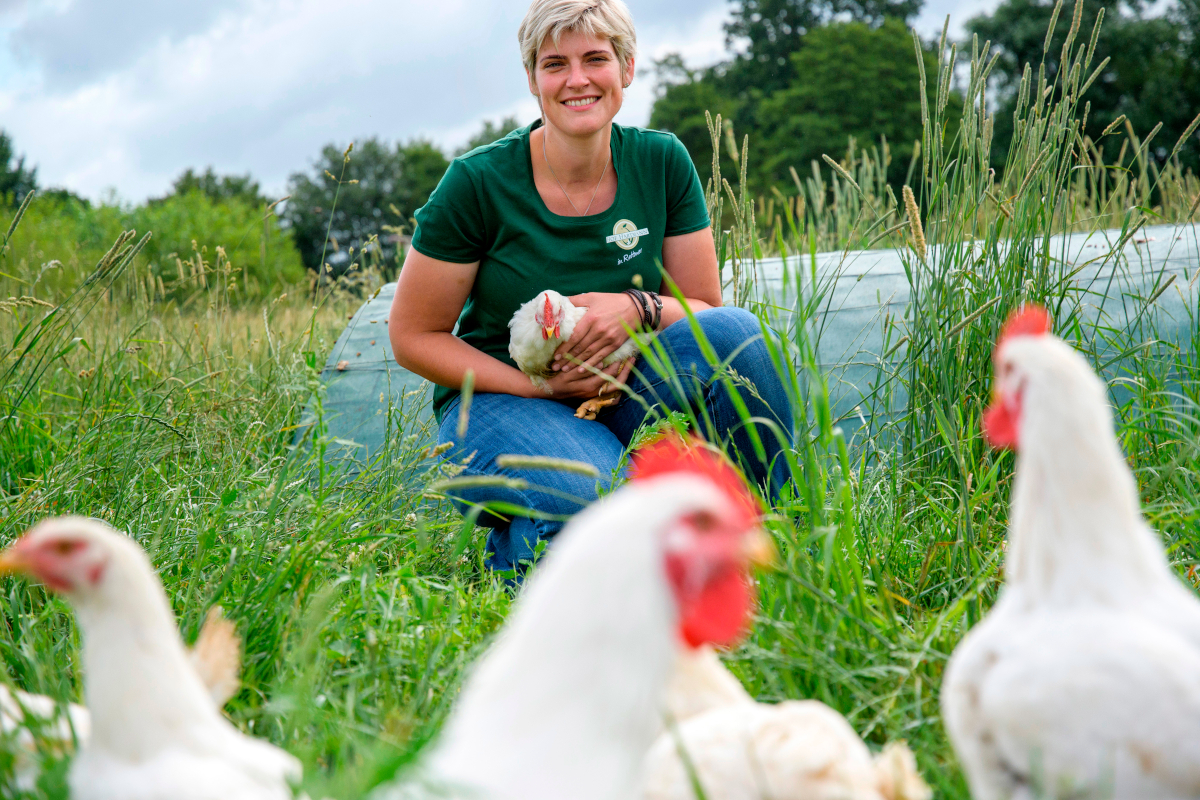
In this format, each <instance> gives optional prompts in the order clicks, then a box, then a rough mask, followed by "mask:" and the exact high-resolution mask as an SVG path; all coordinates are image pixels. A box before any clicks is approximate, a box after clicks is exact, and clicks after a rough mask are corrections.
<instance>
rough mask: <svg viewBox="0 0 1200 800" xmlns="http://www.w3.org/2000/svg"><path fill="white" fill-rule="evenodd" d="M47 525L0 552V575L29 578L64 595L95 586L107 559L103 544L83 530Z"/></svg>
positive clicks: (102, 576) (102, 573)
mask: <svg viewBox="0 0 1200 800" xmlns="http://www.w3.org/2000/svg"><path fill="white" fill-rule="evenodd" d="M49 522H57V521H56V520H51V521H49ZM47 525H48V523H43V524H42V525H40V526H38V527H36V528H34V529H33V530H32V531H30V532H29V533H27V534H26V535H24V536H22V537H21V538H20V539H18V540H17V541H16V543H15V544H13V545H12V546H11V547H9V548H8V549H7V550H5V551H4V552H3V553H0V573H23V574H26V575H30V576H32V577H34V578H36V579H37V580H39V581H41V582H42V583H44V584H45V585H46V586H47V587H48V588H50V589H53V590H54V591H56V592H63V593H66V594H71V593H74V592H78V591H80V590H83V589H87V588H92V587H95V586H96V585H97V584H99V583H100V581H101V580H102V579H103V578H104V572H105V569H106V568H107V566H108V560H109V558H108V552H107V550H106V549H105V548H104V547H103V545H102V544H101V543H99V542H97V541H95V540H94V539H93V538H92V537H89V536H88V535H87V533H86V532H85V531H73V530H71V529H70V528H63V527H61V526H52V527H46V526H47Z"/></svg>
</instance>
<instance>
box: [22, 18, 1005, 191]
mask: <svg viewBox="0 0 1200 800" xmlns="http://www.w3.org/2000/svg"><path fill="white" fill-rule="evenodd" d="M969 1H970V5H972V7H977V6H980V5H983V4H987V3H994V1H995V0H969ZM939 2H940V3H942V5H943V6H945V5H947V4H949V3H950V0H931V6H937V5H938V3H939ZM0 4H3V5H0V10H3V9H10V10H11V13H8V14H7V15H6V16H3V17H0V43H2V42H4V41H7V42H8V47H7V48H5V47H3V46H0V76H2V77H0V119H2V120H4V122H3V127H4V128H5V129H7V131H8V132H9V133H10V134H11V135H12V136H13V139H14V141H15V143H16V146H17V148H18V150H19V151H20V152H22V153H25V154H26V155H27V156H28V158H29V162H30V163H34V164H37V165H38V167H39V176H40V177H41V179H42V181H43V182H44V183H45V184H47V185H51V186H53V185H59V186H67V187H69V188H71V189H73V190H74V191H77V192H80V193H81V194H84V195H86V196H90V197H93V198H95V197H100V196H102V195H103V194H104V192H105V191H106V190H107V189H109V188H110V187H113V188H115V189H116V190H117V191H118V193H119V194H120V196H121V197H123V198H125V199H127V200H132V201H140V200H142V199H144V198H146V197H149V196H154V195H160V194H162V193H164V192H165V191H167V190H168V188H169V186H170V183H171V181H172V180H173V179H174V178H175V177H176V176H178V175H179V173H181V172H182V171H183V170H184V169H186V168H188V167H195V168H200V169H203V168H204V167H206V166H209V165H211V166H213V167H214V168H215V169H216V170H217V171H219V172H224V173H245V172H249V173H251V174H253V175H254V176H255V177H256V178H257V179H258V180H260V181H261V182H262V184H263V186H264V188H265V189H266V190H267V191H268V192H271V193H275V194H277V195H278V194H282V193H283V191H284V189H285V187H286V183H287V178H288V175H289V174H291V173H293V172H296V171H301V170H305V169H307V168H309V166H310V165H311V162H312V160H313V159H314V158H315V157H316V156H317V154H318V153H319V152H320V149H321V147H322V146H324V145H325V144H327V143H330V142H332V143H336V144H338V145H339V146H344V145H345V144H346V143H348V142H349V141H351V140H354V139H357V140H360V141H361V140H362V139H363V138H364V137H367V136H379V137H380V138H382V139H385V140H389V141H394V140H404V139H409V138H412V137H417V136H424V137H427V138H430V139H432V140H433V141H435V142H436V143H438V144H439V145H441V146H443V147H444V148H445V149H446V150H448V151H450V150H453V149H454V148H455V147H456V146H459V145H461V144H463V143H465V142H466V140H467V139H468V138H469V137H470V136H471V134H473V133H474V132H475V131H477V130H478V128H479V126H480V125H481V124H482V121H483V120H485V119H493V120H494V119H499V118H500V117H503V116H506V115H509V114H516V115H517V116H518V117H519V118H520V119H521V120H522V121H523V122H527V121H531V120H532V119H533V118H534V116H535V115H536V114H537V107H536V104H535V103H534V102H533V100H532V98H530V96H529V92H528V88H527V87H526V83H525V76H524V71H523V69H522V67H521V63H520V55H519V53H518V50H517V42H516V31H517V27H518V25H519V24H520V21H521V18H522V16H523V15H524V12H525V9H526V5H527V3H526V0H503V2H496V1H495V0H436V1H435V2H429V1H428V0H341V2H338V3H330V2H328V0H204V2H199V1H198V0H195V1H194V0H186V1H185V2H162V0H124V1H123V3H120V4H114V3H103V2H100V0H30V2H25V3H21V2H17V3H15V4H14V3H13V0H0ZM630 5H631V6H632V8H633V11H634V15H635V18H636V20H637V23H638V44H639V65H638V76H637V78H636V79H635V81H634V83H633V86H632V87H631V88H630V90H629V92H628V93H627V95H626V104H625V108H624V109H623V110H622V112H621V114H620V115H619V116H618V118H617V119H618V121H619V122H621V123H622V124H645V122H646V121H647V119H648V118H649V112H650V107H651V105H652V103H653V99H654V93H653V84H654V76H653V73H652V66H653V61H654V59H656V58H660V57H662V56H663V55H664V54H666V53H667V52H673V51H674V52H680V53H682V54H683V55H684V57H685V59H686V60H687V61H688V63H690V64H693V65H703V64H708V63H712V62H714V61H717V60H719V59H721V58H723V57H724V55H725V51H724V44H725V35H724V29H723V23H724V21H725V20H726V18H727V15H728V9H729V3H728V0H630ZM955 13H956V18H957V16H958V12H957V11H956V12H955ZM926 16H931V15H929V14H928V13H927V14H924V15H922V19H923V20H924V18H925V17H926ZM931 19H932V17H931ZM926 26H927V27H932V26H933V22H932V21H926ZM936 27H938V28H939V29H940V20H938V21H937V23H936ZM6 31H7V32H8V36H7V37H6V38H5V32H6ZM922 32H925V31H924V30H923V31H922ZM18 40H20V41H22V45H21V48H22V49H21V51H20V53H19V54H17V55H16V56H14V52H15V49H14V48H15V45H14V44H13V43H14V42H16V41H18ZM14 57H15V58H16V61H14ZM14 65H15V67H16V68H15V69H10V67H12V66H14Z"/></svg>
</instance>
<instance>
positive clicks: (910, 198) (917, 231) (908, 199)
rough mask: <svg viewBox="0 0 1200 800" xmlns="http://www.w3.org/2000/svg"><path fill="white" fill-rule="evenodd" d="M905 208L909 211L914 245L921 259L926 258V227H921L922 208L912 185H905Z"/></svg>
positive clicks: (903, 192)
mask: <svg viewBox="0 0 1200 800" xmlns="http://www.w3.org/2000/svg"><path fill="white" fill-rule="evenodd" d="M902 194H903V196H904V210H905V211H906V212H907V213H908V226H909V229H910V230H911V231H912V246H913V249H914V250H916V251H917V255H918V256H920V257H921V260H922V261H924V260H925V229H924V228H922V227H921V210H920V209H919V208H917V198H916V197H915V196H914V195H913V190H912V187H910V186H905V187H904V189H903V191H902Z"/></svg>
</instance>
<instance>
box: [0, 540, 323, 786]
mask: <svg viewBox="0 0 1200 800" xmlns="http://www.w3.org/2000/svg"><path fill="white" fill-rule="evenodd" d="M0 570H3V571H7V572H23V573H27V574H30V575H32V576H33V577H35V578H37V579H38V580H40V581H41V582H42V583H44V584H45V585H46V586H47V587H48V588H50V589H52V590H54V591H56V592H59V593H61V594H62V595H63V596H64V597H66V598H67V600H69V601H70V602H71V604H72V605H73V606H74V608H75V612H76V617H77V619H78V622H79V627H80V630H81V632H82V635H83V671H84V687H85V695H86V699H87V707H88V711H89V713H90V715H91V736H90V738H89V739H88V741H87V742H86V743H82V744H81V748H80V752H79V754H78V755H77V756H76V757H75V760H74V761H73V762H72V764H71V771H70V775H69V782H70V786H71V797H72V798H73V800H289V799H290V798H292V796H293V793H292V790H291V788H290V783H291V782H293V781H298V780H299V777H300V764H299V762H298V761H297V760H296V759H295V758H293V757H292V756H291V755H289V754H288V753H285V752H284V751H282V750H280V749H279V748H277V747H275V746H273V745H271V744H268V743H266V742H261V741H258V740H256V739H252V738H250V737H248V736H245V735H244V734H242V733H241V732H240V731H238V729H237V728H235V727H234V726H233V725H232V724H231V723H230V722H229V721H228V720H226V719H225V718H224V717H223V716H222V715H221V713H220V711H219V710H218V706H217V703H215V702H214V690H211V689H210V688H209V687H208V686H206V685H205V682H204V680H203V679H202V677H201V674H200V669H203V668H205V667H204V666H203V665H201V667H200V669H198V666H197V663H196V662H195V661H194V660H193V659H192V658H190V657H189V655H188V652H187V650H186V648H185V647H184V645H183V641H182V640H181V639H180V637H179V630H178V628H177V627H176V624H175V619H174V615H173V614H172V613H171V608H170V605H169V604H168V602H167V597H166V594H165V593H164V591H163V588H162V584H161V583H160V582H159V580H158V576H157V575H156V574H155V572H154V569H153V567H152V566H151V565H150V561H149V559H147V558H146V554H145V552H144V551H143V550H142V549H141V548H140V547H138V545H137V544H136V543H135V542H134V541H133V540H132V539H130V538H129V537H127V536H124V535H122V534H120V533H117V532H116V531H114V530H113V529H112V528H110V527H109V526H108V525H105V524H104V523H103V522H100V521H98V520H91V519H84V518H81V517H62V518H56V519H49V520H45V521H43V522H41V523H39V524H38V525H37V526H35V527H34V528H33V529H32V530H30V531H29V532H28V533H27V534H25V536H23V537H22V538H21V539H19V540H18V541H17V542H16V543H15V544H14V545H12V546H11V547H10V548H9V549H8V550H6V551H4V553H3V554H0ZM208 666H209V667H212V668H213V669H215V670H216V671H217V672H218V673H220V672H223V671H224V670H225V667H223V666H221V665H220V664H208ZM218 693H219V691H218Z"/></svg>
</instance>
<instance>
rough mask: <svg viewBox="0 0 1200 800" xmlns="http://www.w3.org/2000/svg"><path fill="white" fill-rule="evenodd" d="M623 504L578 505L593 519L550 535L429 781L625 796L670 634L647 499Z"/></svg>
mask: <svg viewBox="0 0 1200 800" xmlns="http://www.w3.org/2000/svg"><path fill="white" fill-rule="evenodd" d="M623 499H624V500H625V501H626V505H627V506H630V504H629V502H628V501H629V500H630V495H628V494H626V495H625V497H624V498H623ZM611 510H612V509H609V511H610V512H611ZM592 511H595V509H593V510H592ZM629 511H630V513H628V514H627V515H624V516H623V515H620V514H618V515H616V516H613V515H612V514H611V513H609V514H608V515H603V514H601V515H596V514H594V513H592V512H585V513H592V516H591V517H590V518H589V519H588V520H587V522H586V523H584V522H583V519H582V515H581V518H577V523H579V524H586V525H590V526H591V527H592V528H593V530H578V531H575V532H574V533H573V535H572V538H571V539H569V540H567V541H562V542H560V543H558V544H556V546H555V547H556V550H555V551H553V552H551V554H550V555H549V557H548V559H547V563H546V564H545V565H544V566H543V567H542V571H541V572H540V573H539V574H537V575H535V576H534V577H533V578H532V581H531V585H530V586H529V587H528V588H527V590H526V592H525V594H524V596H523V597H522V598H521V600H520V602H519V607H518V609H517V610H516V611H515V612H514V614H513V616H512V617H511V618H510V622H509V624H508V625H507V626H506V627H505V628H504V630H503V631H502V632H501V634H500V638H499V639H498V640H497V642H496V644H495V645H494V646H493V647H492V649H491V650H490V651H489V652H488V654H487V655H486V656H485V657H484V659H483V660H482V662H481V663H480V664H479V666H478V667H477V669H476V670H475V672H474V674H473V675H472V676H471V679H470V681H469V683H468V684H467V687H466V688H465V690H464V692H463V695H462V697H461V699H460V702H459V705H458V708H457V710H456V712H455V714H454V715H453V717H452V718H451V719H450V721H449V722H448V723H447V725H446V729H445V731H444V732H443V738H442V741H441V743H440V745H439V747H438V749H437V751H436V753H435V756H434V758H433V761H432V767H433V771H434V773H435V774H436V775H437V777H438V779H440V780H444V781H447V782H449V783H451V784H456V783H457V784H466V785H469V786H472V787H475V788H476V789H477V790H480V791H481V793H482V795H483V796H486V797H489V798H518V797H519V798H523V800H561V798H564V797H571V798H573V800H608V799H610V798H617V797H624V796H629V795H630V794H631V792H632V791H633V786H634V784H635V782H636V777H637V772H638V769H639V767H640V764H641V759H642V756H643V755H644V753H645V751H646V749H647V748H648V747H649V746H650V744H651V743H652V741H653V737H654V734H655V731H656V727H657V720H658V714H659V712H658V709H659V708H660V707H661V702H662V696H663V693H664V691H665V686H666V681H667V678H668V674H669V671H670V668H671V666H672V664H673V662H674V657H675V656H674V653H675V649H676V647H677V645H676V638H675V637H676V634H675V625H676V622H675V619H674V612H673V610H672V606H671V605H670V599H669V596H668V589H667V587H666V584H665V580H664V578H663V567H662V563H661V560H660V559H661V555H660V554H659V553H658V551H657V549H656V541H655V536H654V535H653V520H652V519H650V518H652V517H654V516H655V510H654V509H653V506H652V505H650V504H649V503H646V502H645V501H643V503H642V505H641V506H640V508H639V507H637V506H636V505H634V506H630V508H629ZM647 522H650V523H651V524H650V525H649V527H650V528H651V530H649V531H648V530H647V529H646V528H647V525H646V523H647ZM589 534H593V535H589ZM594 534H598V535H594Z"/></svg>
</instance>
